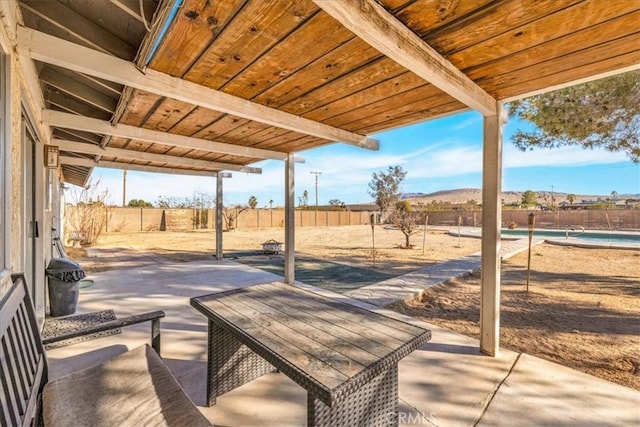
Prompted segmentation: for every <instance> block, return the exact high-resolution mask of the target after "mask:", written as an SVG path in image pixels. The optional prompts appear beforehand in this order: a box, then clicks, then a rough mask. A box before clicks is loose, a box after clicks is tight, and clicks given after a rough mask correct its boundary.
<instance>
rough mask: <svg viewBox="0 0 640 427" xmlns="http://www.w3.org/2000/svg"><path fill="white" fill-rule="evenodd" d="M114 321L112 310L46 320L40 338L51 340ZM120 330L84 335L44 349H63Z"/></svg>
mask: <svg viewBox="0 0 640 427" xmlns="http://www.w3.org/2000/svg"><path fill="white" fill-rule="evenodd" d="M110 320H116V314H115V313H114V312H113V310H112V309H109V310H102V311H96V312H93V313H87V314H79V315H77V316H69V317H63V318H60V319H46V320H45V322H44V328H43V329H42V338H51V337H55V336H58V335H61V334H63V333H67V332H72V331H77V330H81V329H84V328H86V327H88V326H93V325H97V324H99V323H104V322H108V321H110ZM120 332H121V331H120V328H117V329H112V330H110V331H102V332H96V333H94V334H89V335H84V336H81V337H76V338H70V339H68V340H64V341H59V342H55V343H51V344H47V345H46V346H45V349H47V350H52V349H54V348H59V347H64V346H67V345H72V344H77V343H81V342H85V341H91V340H95V339H97V338H102V337H106V336H109V335H115V334H119V333H120Z"/></svg>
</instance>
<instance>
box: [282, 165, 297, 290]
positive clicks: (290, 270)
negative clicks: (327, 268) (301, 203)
mask: <svg viewBox="0 0 640 427" xmlns="http://www.w3.org/2000/svg"><path fill="white" fill-rule="evenodd" d="M295 176H296V174H295V162H294V161H293V154H289V156H288V157H287V161H286V163H285V173H284V180H285V197H284V281H285V283H287V284H289V285H293V284H294V283H295V281H296V256H295V253H296V248H295V245H296V237H295V231H296V224H295V213H296V211H295V202H296V198H295V195H296V194H295Z"/></svg>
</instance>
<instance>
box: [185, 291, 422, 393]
mask: <svg viewBox="0 0 640 427" xmlns="http://www.w3.org/2000/svg"><path fill="white" fill-rule="evenodd" d="M191 305H193V306H194V307H195V308H196V309H198V310H199V311H200V312H201V313H202V314H204V315H205V316H206V317H207V318H208V319H209V320H211V321H212V322H214V323H215V324H217V325H219V326H222V327H225V328H226V329H227V330H229V331H231V333H233V334H234V335H236V337H237V339H238V340H239V341H240V342H242V343H243V344H245V345H247V346H248V347H249V348H251V349H252V350H254V351H256V352H257V353H258V354H260V355H261V356H263V357H265V355H267V356H273V357H272V360H270V359H269V357H265V359H267V360H268V361H269V362H270V363H272V364H273V365H274V366H275V367H276V368H278V369H280V370H281V371H282V372H284V373H285V374H287V375H289V374H293V376H292V375H289V376H290V377H291V378H292V379H294V381H296V378H295V377H296V376H300V375H302V376H303V377H305V378H306V377H308V378H309V379H310V381H312V382H313V383H315V384H314V385H315V386H316V387H314V388H318V389H320V390H322V391H325V392H326V393H327V396H326V398H327V399H328V400H329V401H334V399H333V397H335V396H332V395H334V394H335V393H336V392H337V391H339V390H340V389H341V388H344V387H346V386H347V384H348V383H351V382H354V381H357V382H360V383H362V384H364V383H365V382H367V381H369V380H370V379H371V378H373V377H375V376H377V375H378V374H379V373H380V372H382V371H383V370H384V369H387V368H388V367H389V366H390V365H391V364H395V363H397V362H398V361H399V360H400V359H401V358H403V357H405V356H406V355H408V354H409V353H410V352H411V351H413V350H415V349H417V348H418V347H420V346H421V345H422V344H424V343H425V342H427V341H428V340H429V339H430V338H431V332H430V331H429V330H427V329H423V328H420V327H418V326H414V325H411V324H409V323H405V322H402V321H399V320H396V319H393V318H391V317H387V316H384V315H381V314H378V313H374V312H371V311H368V310H365V309H362V308H359V307H356V306H353V305H350V304H347V303H344V302H341V301H339V300H336V299H332V298H328V297H325V296H322V295H319V294H316V293H314V292H311V291H307V290H304V289H301V288H298V287H294V286H290V285H286V284H284V283H279V282H275V283H269V284H264V285H256V286H251V287H248V288H244V289H236V290H233V291H228V292H220V293H216V294H210V295H205V296H201V297H196V298H192V299H191ZM274 362H275V363H274ZM297 382H298V381H297ZM301 385H303V386H304V384H301ZM351 386H353V385H351ZM322 400H325V399H322Z"/></svg>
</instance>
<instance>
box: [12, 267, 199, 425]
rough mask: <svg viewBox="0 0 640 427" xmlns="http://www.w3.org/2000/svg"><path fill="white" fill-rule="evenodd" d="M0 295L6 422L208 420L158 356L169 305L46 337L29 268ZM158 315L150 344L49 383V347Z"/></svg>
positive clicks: (192, 422)
mask: <svg viewBox="0 0 640 427" xmlns="http://www.w3.org/2000/svg"><path fill="white" fill-rule="evenodd" d="M12 279H13V285H12V287H11V288H10V289H9V291H8V292H7V293H6V294H4V295H3V297H2V300H1V301H0V338H1V344H2V345H0V377H1V378H2V384H1V385H0V388H1V390H0V425H2V426H27V425H36V424H42V423H44V425H45V426H72V425H90V426H120V425H156V426H170V425H173V426H187V425H188V426H209V425H210V424H209V423H208V422H207V420H206V419H205V418H204V416H203V415H202V414H201V413H200V411H199V410H198V408H197V407H196V406H195V405H194V404H193V403H192V402H191V400H189V397H188V396H187V395H186V394H185V393H184V391H183V390H182V388H181V387H180V385H179V384H178V382H177V381H176V380H175V378H174V377H173V375H172V374H171V373H170V372H169V369H168V368H167V367H166V365H165V364H164V362H163V361H162V359H161V358H160V356H159V351H160V324H159V319H160V318H161V317H164V313H163V312H162V311H155V312H151V313H145V314H142V315H138V316H131V317H128V318H125V319H120V320H114V321H111V322H107V323H103V324H100V325H98V326H94V327H89V328H87V329H85V330H83V331H82V332H74V333H70V334H66V335H63V336H58V337H55V338H53V339H49V340H47V342H45V343H43V341H42V339H41V337H40V333H39V329H38V323H37V320H36V317H35V313H34V309H33V305H32V303H31V300H30V298H29V295H28V291H27V289H28V287H27V283H26V280H25V277H24V275H23V274H16V275H12ZM146 321H151V323H152V328H151V329H152V343H153V348H152V347H151V346H149V345H144V346H141V347H138V348H136V349H133V350H131V351H128V352H126V353H124V354H121V355H119V356H116V357H114V358H112V359H110V360H108V361H106V362H104V363H102V364H100V365H98V366H94V367H91V368H88V369H85V370H81V371H77V372H74V373H72V374H70V375H67V376H65V377H62V378H59V379H57V380H55V381H52V382H48V372H47V358H46V354H45V352H44V347H43V345H44V344H46V343H51V342H57V341H62V340H65V339H69V338H73V337H77V336H81V335H84V334H89V333H95V332H100V331H104V330H109V329H113V328H118V327H124V326H128V325H132V324H136V323H141V322H146Z"/></svg>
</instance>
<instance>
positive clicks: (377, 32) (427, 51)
mask: <svg viewBox="0 0 640 427" xmlns="http://www.w3.org/2000/svg"><path fill="white" fill-rule="evenodd" d="M313 1H314V3H316V4H317V5H318V6H319V7H320V8H322V9H323V10H324V11H325V12H326V13H328V14H329V15H331V16H332V17H333V18H335V19H336V20H338V22H340V23H341V24H342V25H343V26H344V27H345V28H347V29H349V30H350V31H352V32H353V33H354V34H356V35H357V36H358V37H360V38H361V39H362V40H364V41H365V42H367V43H368V44H369V45H371V46H372V47H374V48H375V49H376V50H378V51H380V52H381V53H382V54H384V55H385V56H387V57H388V58H389V59H391V60H393V61H395V62H397V63H398V64H400V65H402V66H403V67H405V68H406V69H407V70H410V71H412V72H413V73H415V74H416V75H418V76H420V77H421V78H423V79H425V80H426V81H428V82H429V83H431V84H433V85H434V86H436V87H437V88H439V89H440V90H442V91H443V92H445V93H448V94H449V95H451V96H452V97H454V98H456V99H457V100H458V101H460V102H462V103H463V104H465V105H467V106H469V107H471V108H473V109H474V110H478V111H479V112H481V113H482V114H483V115H495V114H496V110H495V108H496V101H495V99H493V98H492V97H491V95H489V94H488V93H487V92H485V91H484V89H482V88H481V87H480V86H478V85H477V84H475V83H474V82H473V80H471V79H470V78H469V77H467V76H466V75H465V74H464V73H463V72H462V71H460V70H459V69H458V68H456V66H455V65H453V64H452V63H451V62H449V61H448V60H447V59H445V58H444V57H443V56H441V55H440V54H439V53H438V52H437V51H436V50H435V49H433V48H432V47H431V46H429V45H428V44H427V43H426V42H425V41H424V40H422V39H421V38H420V37H418V36H417V35H416V34H415V33H414V32H413V31H411V30H410V29H409V28H408V27H406V26H405V25H404V24H403V23H402V22H401V21H399V20H398V19H396V18H395V17H394V16H393V15H392V14H390V13H389V12H387V11H386V10H385V9H384V8H383V7H382V6H381V5H379V4H378V3H377V2H376V1H375V0H350V1H335V0H313Z"/></svg>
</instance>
